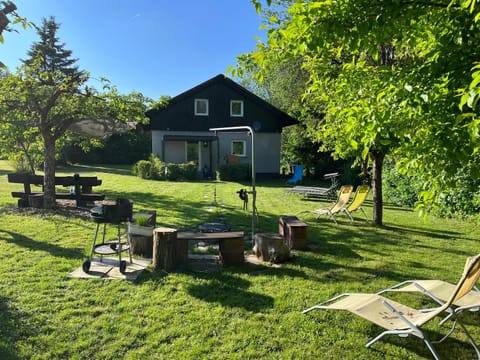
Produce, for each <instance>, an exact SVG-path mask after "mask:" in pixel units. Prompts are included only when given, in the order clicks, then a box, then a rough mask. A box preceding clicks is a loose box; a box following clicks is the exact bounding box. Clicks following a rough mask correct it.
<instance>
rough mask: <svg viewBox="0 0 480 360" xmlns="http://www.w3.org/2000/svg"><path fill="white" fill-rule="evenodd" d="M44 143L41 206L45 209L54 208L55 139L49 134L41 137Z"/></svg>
mask: <svg viewBox="0 0 480 360" xmlns="http://www.w3.org/2000/svg"><path fill="white" fill-rule="evenodd" d="M43 142H44V150H43V151H44V154H43V156H44V165H43V166H44V168H43V171H44V172H45V176H44V180H43V193H44V199H43V206H44V208H45V209H53V208H54V207H55V139H54V138H53V137H52V136H51V135H50V134H44V135H43Z"/></svg>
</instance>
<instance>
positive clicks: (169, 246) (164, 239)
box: [153, 227, 178, 271]
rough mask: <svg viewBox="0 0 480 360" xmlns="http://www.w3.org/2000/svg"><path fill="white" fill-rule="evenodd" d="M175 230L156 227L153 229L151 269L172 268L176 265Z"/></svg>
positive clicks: (166, 269)
mask: <svg viewBox="0 0 480 360" xmlns="http://www.w3.org/2000/svg"><path fill="white" fill-rule="evenodd" d="M176 246H177V230H176V229H171V228H165V227H158V228H155V229H154V230H153V270H155V271H158V270H160V269H163V270H165V271H170V270H173V269H174V268H176V267H177V265H178V261H177V251H176Z"/></svg>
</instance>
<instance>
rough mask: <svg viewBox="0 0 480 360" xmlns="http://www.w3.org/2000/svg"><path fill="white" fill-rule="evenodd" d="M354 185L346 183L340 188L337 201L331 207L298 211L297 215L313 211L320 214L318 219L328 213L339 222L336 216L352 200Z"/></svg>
mask: <svg viewBox="0 0 480 360" xmlns="http://www.w3.org/2000/svg"><path fill="white" fill-rule="evenodd" d="M352 191H353V186H352V185H344V186H342V187H341V188H340V193H339V195H338V199H337V201H336V202H335V203H334V204H333V205H332V206H331V207H330V209H323V208H322V209H316V210H303V211H300V212H298V213H297V214H296V215H298V214H301V213H313V214H316V215H318V216H317V219H318V218H319V217H320V216H321V215H328V216H330V217H331V218H332V220H333V221H334V222H335V224H337V219H336V218H335V217H336V216H337V215H338V214H339V213H340V212H342V211H345V210H346V206H347V204H348V201H349V200H350V196H351V195H352Z"/></svg>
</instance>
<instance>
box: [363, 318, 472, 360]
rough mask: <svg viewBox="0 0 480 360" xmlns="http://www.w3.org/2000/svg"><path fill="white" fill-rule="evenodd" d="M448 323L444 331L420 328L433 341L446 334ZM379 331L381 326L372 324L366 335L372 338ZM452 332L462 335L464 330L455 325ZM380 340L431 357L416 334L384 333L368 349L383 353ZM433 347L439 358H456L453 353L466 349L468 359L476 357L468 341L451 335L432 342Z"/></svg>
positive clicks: (427, 357)
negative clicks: (442, 339) (393, 334)
mask: <svg viewBox="0 0 480 360" xmlns="http://www.w3.org/2000/svg"><path fill="white" fill-rule="evenodd" d="M448 324H451V323H450V322H449V323H446V325H445V331H441V332H439V331H435V330H432V329H422V330H423V331H424V334H425V336H426V337H427V338H428V339H429V340H430V341H431V342H435V341H438V340H440V339H441V338H443V337H444V336H445V335H446V334H447V332H448V330H449V329H450V328H449V326H448ZM381 331H382V329H381V328H379V327H377V326H375V325H372V326H371V327H370V329H369V331H368V336H369V337H370V338H374V337H376V336H377V335H378V334H380V332H381ZM454 333H457V334H462V335H463V334H464V332H463V331H462V330H461V328H460V327H457V328H456V330H455V331H454ZM382 342H383V343H388V344H391V345H394V346H398V347H402V348H405V349H408V351H411V352H413V353H415V354H416V355H418V357H419V358H420V357H421V358H425V359H431V358H433V355H432V353H431V352H430V350H429V349H428V348H427V346H426V345H425V343H424V342H423V340H421V339H420V338H418V337H416V336H408V337H406V338H401V337H399V336H391V335H390V336H389V335H386V336H385V337H384V338H382V339H381V340H379V341H378V342H377V343H375V344H373V345H372V347H371V348H370V350H372V351H375V352H376V353H377V354H381V353H383V352H382V351H380V350H378V348H379V347H381V344H382ZM433 348H434V349H435V351H436V352H437V354H438V356H439V357H440V359H454V358H457V357H456V356H455V354H459V353H462V354H463V355H464V356H465V351H468V352H469V353H470V354H471V357H468V358H470V359H475V358H476V354H475V350H474V349H473V347H472V345H471V344H470V343H469V342H467V341H465V342H463V341H460V340H458V339H455V338H453V337H451V336H449V337H448V338H446V339H445V341H442V342H441V343H433ZM452 356H453V357H452Z"/></svg>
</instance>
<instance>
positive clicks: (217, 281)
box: [187, 272, 274, 312]
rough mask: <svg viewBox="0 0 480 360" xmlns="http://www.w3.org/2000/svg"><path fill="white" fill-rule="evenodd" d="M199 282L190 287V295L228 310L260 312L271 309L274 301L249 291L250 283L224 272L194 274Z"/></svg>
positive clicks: (188, 289)
mask: <svg viewBox="0 0 480 360" xmlns="http://www.w3.org/2000/svg"><path fill="white" fill-rule="evenodd" d="M195 275H196V277H197V278H199V281H198V283H197V284H195V285H190V286H189V287H188V288H187V291H188V293H189V294H190V295H192V296H194V297H196V298H198V299H201V300H203V301H207V302H210V303H219V304H221V305H222V306H225V307H230V308H243V309H245V310H247V311H251V312H261V311H264V310H265V309H270V308H273V305H274V299H273V298H272V297H270V296H267V295H264V294H258V293H255V292H252V291H249V290H248V288H249V287H250V281H248V280H245V279H242V278H240V277H237V276H233V275H232V274H228V273H225V272H222V273H216V274H212V273H209V274H202V275H199V274H195Z"/></svg>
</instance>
